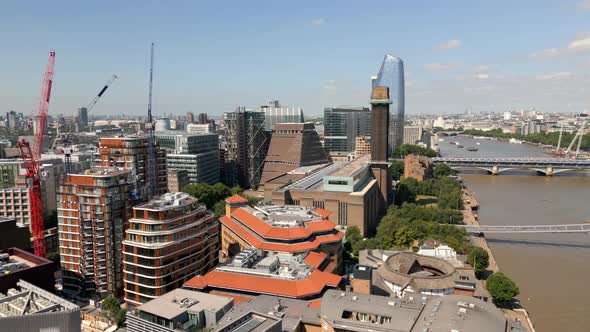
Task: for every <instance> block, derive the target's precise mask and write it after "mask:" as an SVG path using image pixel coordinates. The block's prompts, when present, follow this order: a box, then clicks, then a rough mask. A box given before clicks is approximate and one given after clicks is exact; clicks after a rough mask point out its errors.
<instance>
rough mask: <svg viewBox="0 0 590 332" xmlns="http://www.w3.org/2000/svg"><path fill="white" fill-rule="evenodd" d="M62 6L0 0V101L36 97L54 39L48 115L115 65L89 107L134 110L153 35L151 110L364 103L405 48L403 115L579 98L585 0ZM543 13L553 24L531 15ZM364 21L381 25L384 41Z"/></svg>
mask: <svg viewBox="0 0 590 332" xmlns="http://www.w3.org/2000/svg"><path fill="white" fill-rule="evenodd" d="M58 7H60V8H58ZM63 7H65V6H51V5H49V4H40V5H38V6H35V7H32V8H30V7H29V6H27V7H25V5H23V4H19V3H10V4H7V5H6V6H5V8H4V9H5V10H3V14H0V15H1V17H2V21H1V23H0V26H2V29H0V31H1V32H0V36H2V39H3V41H4V45H5V51H3V56H4V61H3V62H2V63H0V70H1V71H2V72H3V73H5V77H6V80H5V81H4V83H2V85H1V86H0V87H1V89H0V91H2V92H1V93H0V108H2V109H3V110H4V111H6V112H7V111H10V110H11V109H14V110H15V111H16V112H22V113H24V114H27V115H28V114H29V113H30V110H31V108H32V107H35V106H36V100H37V95H38V90H39V78H40V77H41V73H42V69H43V64H44V62H45V58H46V56H47V52H48V51H49V50H51V49H55V50H56V53H57V56H56V74H55V84H54V90H53V93H54V96H53V99H52V106H51V109H50V114H51V115H57V114H59V113H64V114H75V112H76V110H77V108H78V107H81V106H85V105H86V104H88V102H89V101H90V100H91V99H92V98H93V97H94V96H95V95H96V93H97V92H98V91H99V90H100V88H101V87H102V86H103V84H104V82H105V81H106V80H107V79H108V78H109V77H110V76H111V75H112V74H117V75H119V76H120V77H121V79H120V80H118V81H117V82H116V83H115V84H114V85H113V87H112V89H110V90H109V91H108V92H107V94H106V96H105V98H104V99H103V100H101V102H100V104H98V105H97V107H96V108H95V109H94V110H93V111H92V113H91V115H92V114H95V115H97V114H104V115H116V114H144V113H145V112H146V109H147V105H146V104H147V85H148V67H149V44H150V42H152V41H154V42H155V43H156V55H155V69H154V71H155V81H154V114H155V115H156V116H161V115H162V114H164V113H167V114H170V113H173V114H183V113H185V112H187V111H193V112H207V113H210V114H212V115H220V114H221V113H222V112H225V111H231V110H232V109H234V108H235V107H236V106H239V105H246V106H248V107H252V108H255V107H257V106H259V105H262V104H264V103H265V101H266V100H268V99H279V100H281V101H282V102H283V103H285V105H288V106H290V107H302V108H303V111H304V112H305V113H306V114H309V115H311V116H314V115H320V114H321V113H322V110H323V109H324V108H325V107H337V106H341V105H354V106H368V99H369V93H370V91H369V89H368V88H367V85H368V84H367V81H368V80H369V79H370V76H371V75H374V74H375V67H376V66H377V64H378V63H379V62H380V60H381V59H382V57H383V54H385V53H391V54H394V55H395V56H398V57H400V58H401V59H403V60H404V62H405V67H406V68H405V69H406V76H405V80H406V84H405V88H406V114H408V115H411V114H417V113H443V112H444V113H457V112H461V111H462V110H464V109H465V108H469V107H471V108H472V109H473V110H474V111H492V110H493V111H502V110H505V109H507V108H524V107H535V108H537V109H539V110H542V111H546V112H554V111H561V112H564V111H583V110H586V109H588V108H589V107H590V106H589V105H588V100H587V98H586V97H585V95H587V92H588V87H587V86H588V83H589V82H590V77H589V75H588V74H587V71H588V70H587V69H588V68H590V56H589V54H590V53H589V51H590V34H588V32H589V31H590V23H588V22H590V20H589V19H588V18H589V16H590V5H589V4H588V1H579V0H572V1H564V2H559V3H554V2H549V1H543V5H542V6H541V5H540V4H539V2H532V1H522V2H518V3H510V2H502V3H500V4H497V3H495V4H472V3H469V2H461V3H458V4H457V6H456V7H451V6H447V7H443V6H442V5H441V4H439V3H437V2H430V3H429V4H428V5H423V6H419V5H415V4H393V3H391V4H390V3H387V2H381V3H379V5H374V6H363V5H362V4H359V3H352V2H351V3H348V4H344V5H343V6H342V7H334V6H331V5H328V4H325V5H322V4H319V5H318V4H314V7H313V8H303V7H310V6H297V5H288V4H282V3H281V4H278V3H272V2H265V3H262V4H260V5H257V6H251V5H246V4H240V3H237V4H235V5H233V6H227V7H226V8H221V7H219V6H218V5H209V4H193V3H189V2H176V3H175V6H163V5H159V4H157V3H150V4H147V5H145V6H139V5H138V4H137V3H124V4H120V3H114V2H111V3H109V2H107V3H101V4H100V5H98V4H97V5H96V6H94V5H90V6H85V7H80V6H76V5H71V6H69V7H66V8H68V10H66V11H64V10H63ZM113 9H116V10H113ZM531 9H532V10H531ZM392 13H397V15H396V17H395V19H391V15H392ZM529 16H530V17H531V18H533V19H534V20H531V18H529ZM228 17H230V18H231V20H227V18H228ZM482 17H483V18H484V19H482ZM50 18H51V19H50ZM548 22H551V29H542V28H541V27H540V26H539V24H541V25H543V26H545V25H546V24H548ZM427 23H428V24H427ZM560 23H564V24H560ZM565 23H567V24H565ZM374 31H386V32H387V34H388V36H389V37H388V41H386V42H382V41H377V40H376V38H375V36H374V34H373V33H372V32H374ZM261 50H263V51H262V52H261ZM228 77H231V81H232V84H228V80H227V78H228ZM4 111H3V112H4Z"/></svg>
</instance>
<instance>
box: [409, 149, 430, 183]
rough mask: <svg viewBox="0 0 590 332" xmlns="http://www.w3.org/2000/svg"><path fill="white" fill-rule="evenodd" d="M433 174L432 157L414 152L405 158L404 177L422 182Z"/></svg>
mask: <svg viewBox="0 0 590 332" xmlns="http://www.w3.org/2000/svg"><path fill="white" fill-rule="evenodd" d="M431 175H432V166H431V165H430V159H428V158H426V157H423V156H418V155H413V154H409V155H407V156H406V157H405V158H404V178H406V179H409V178H414V179H416V180H418V182H422V181H424V180H426V179H428V178H429V177H430V176H431Z"/></svg>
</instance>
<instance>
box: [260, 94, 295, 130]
mask: <svg viewBox="0 0 590 332" xmlns="http://www.w3.org/2000/svg"><path fill="white" fill-rule="evenodd" d="M260 111H263V112H264V127H265V129H266V131H272V130H273V128H274V125H275V124H277V123H303V122H305V120H304V118H303V109H301V107H291V108H290V107H283V106H281V105H280V103H279V101H278V100H269V101H268V105H263V106H260Z"/></svg>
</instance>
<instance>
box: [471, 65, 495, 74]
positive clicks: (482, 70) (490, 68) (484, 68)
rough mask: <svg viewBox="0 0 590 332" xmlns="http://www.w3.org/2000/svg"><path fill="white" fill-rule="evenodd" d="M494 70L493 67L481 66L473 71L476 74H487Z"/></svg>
mask: <svg viewBox="0 0 590 332" xmlns="http://www.w3.org/2000/svg"><path fill="white" fill-rule="evenodd" d="M492 69H493V68H492V67H490V66H486V65H479V66H475V67H473V71H474V72H476V73H485V72H488V71H490V70H492Z"/></svg>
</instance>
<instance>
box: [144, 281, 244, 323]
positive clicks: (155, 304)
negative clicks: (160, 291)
mask: <svg viewBox="0 0 590 332" xmlns="http://www.w3.org/2000/svg"><path fill="white" fill-rule="evenodd" d="M232 302H233V299H232V298H228V297H226V296H218V295H211V294H207V293H203V292H198V291H194V290H188V289H183V288H177V289H175V290H173V291H170V292H168V293H166V294H164V295H162V296H160V297H157V298H155V299H153V300H151V301H149V302H146V303H145V304H143V305H141V306H139V307H138V308H137V309H138V310H140V311H143V312H147V313H150V314H152V315H155V316H158V317H162V318H165V319H168V320H172V319H174V318H176V317H178V316H179V315H181V314H183V313H185V312H187V311H189V312H201V311H204V310H209V311H218V310H220V309H222V308H224V307H225V306H227V305H228V304H230V303H232Z"/></svg>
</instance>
